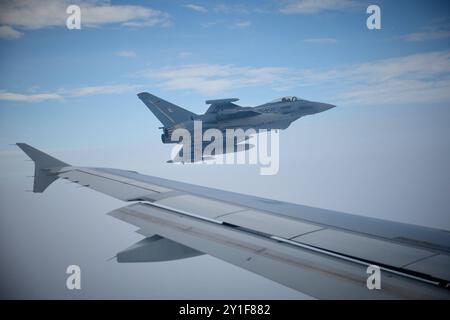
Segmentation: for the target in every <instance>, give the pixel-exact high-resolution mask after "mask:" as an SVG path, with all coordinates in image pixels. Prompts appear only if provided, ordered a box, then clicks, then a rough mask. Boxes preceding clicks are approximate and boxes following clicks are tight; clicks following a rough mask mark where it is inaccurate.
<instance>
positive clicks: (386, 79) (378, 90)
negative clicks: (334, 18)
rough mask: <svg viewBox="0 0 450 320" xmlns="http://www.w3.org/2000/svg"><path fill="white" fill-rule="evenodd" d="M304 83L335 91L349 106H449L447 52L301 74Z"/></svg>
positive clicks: (342, 101) (340, 99) (448, 56)
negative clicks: (438, 104)
mask: <svg viewBox="0 0 450 320" xmlns="http://www.w3.org/2000/svg"><path fill="white" fill-rule="evenodd" d="M301 74H302V76H301V77H302V79H301V81H302V82H303V83H306V84H309V85H317V86H318V85H323V86H328V87H334V88H335V90H336V92H337V93H336V95H335V98H336V99H337V100H338V101H337V102H340V103H342V104H348V105H379V104H384V105H389V104H417V103H442V102H445V103H449V102H450V51H440V52H430V53H420V54H414V55H409V56H403V57H396V58H390V59H383V60H378V61H374V62H369V63H362V64H355V65H349V66H345V67H340V68H335V69H329V70H322V71H317V70H303V71H302V72H301Z"/></svg>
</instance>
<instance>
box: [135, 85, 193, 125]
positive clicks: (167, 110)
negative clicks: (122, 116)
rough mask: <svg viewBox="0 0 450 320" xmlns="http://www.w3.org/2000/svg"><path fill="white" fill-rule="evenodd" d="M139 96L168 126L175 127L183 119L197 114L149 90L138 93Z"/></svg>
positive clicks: (185, 119)
mask: <svg viewBox="0 0 450 320" xmlns="http://www.w3.org/2000/svg"><path fill="white" fill-rule="evenodd" d="M138 97H139V99H141V100H142V102H143V103H144V104H145V105H146V106H147V107H148V108H149V109H150V111H151V112H153V114H154V115H155V116H156V117H157V118H158V119H159V121H161V123H162V124H163V125H164V127H166V128H170V127H173V126H174V125H175V124H177V123H180V122H183V121H187V120H191V119H193V117H194V116H196V114H195V113H192V112H190V111H188V110H186V109H183V108H181V107H179V106H177V105H175V104H173V103H170V102H168V101H165V100H163V99H161V98H159V97H157V96H154V95H152V94H150V93H148V92H141V93H139V94H138Z"/></svg>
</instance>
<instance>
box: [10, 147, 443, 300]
mask: <svg viewBox="0 0 450 320" xmlns="http://www.w3.org/2000/svg"><path fill="white" fill-rule="evenodd" d="M17 145H18V146H19V147H20V148H21V149H22V150H23V151H24V152H25V153H26V154H27V155H28V156H29V157H30V158H31V159H32V160H33V161H34V163H35V178H34V179H35V181H34V186H35V188H34V192H43V191H44V190H45V189H46V187H47V186H48V185H50V184H51V183H52V182H53V181H55V180H56V179H58V178H60V179H66V180H69V181H72V182H74V183H77V184H80V185H82V186H84V187H87V188H90V189H93V190H96V191H99V192H101V193H104V194H106V195H109V196H112V197H114V198H117V199H120V200H122V201H124V202H126V205H125V206H124V207H122V208H118V209H116V210H114V211H112V212H110V213H109V215H111V216H113V217H115V218H117V219H120V220H122V221H124V222H127V223H129V224H132V225H134V226H136V227H137V232H138V233H139V234H141V235H143V236H144V239H143V240H142V241H140V242H138V243H137V244H135V245H133V246H132V247H130V248H128V249H126V250H124V251H122V252H120V253H118V254H117V260H118V261H119V262H150V261H168V260H176V259H183V258H188V257H194V256H197V255H200V254H209V255H211V256H214V257H216V258H218V259H221V260H223V261H226V262H229V263H231V264H234V265H236V266H239V267H241V268H244V269H246V270H249V271H251V272H254V273H257V274H259V275H261V276H263V277H266V278H269V279H271V280H273V281H276V282H278V283H281V284H283V285H285V286H287V287H290V288H293V289H295V290H298V291H301V292H304V293H306V294H309V295H311V296H313V297H316V298H322V299H348V298H354V299H449V298H450V290H449V283H450V232H448V231H444V230H438V229H431V228H426V227H420V226H414V225H408V224H403V223H397V222H392V221H384V220H379V219H373V218H366V217H361V216H356V215H351V214H346V213H341V212H335V211H330V210H324V209H318V208H311V207H307V206H303V205H298V204H293V203H286V202H280V201H276V200H271V199H264V198H259V197H254V196H249V195H244V194H239V193H233V192H227V191H222V190H218V189H212V188H207V187H202V186H197V185H192V184H188V183H183V182H177V181H172V180H167V179H163V178H158V177H153V176H146V175H142V174H139V173H137V172H134V171H125V170H118V169H107V168H88V167H77V166H72V165H69V164H67V163H64V162H62V161H60V160H58V159H55V158H53V157H51V156H49V155H47V154H45V153H43V152H41V151H39V150H37V149H35V148H33V147H31V146H29V145H27V144H24V143H18V144H17ZM374 265H375V266H377V267H379V270H380V271H381V274H380V277H381V278H380V280H381V283H380V284H381V288H380V289H379V290H377V289H373V290H369V289H368V287H367V279H368V277H369V275H370V274H368V273H367V271H368V267H370V266H374ZM230 281H232V279H230Z"/></svg>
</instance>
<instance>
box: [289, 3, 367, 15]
mask: <svg viewBox="0 0 450 320" xmlns="http://www.w3.org/2000/svg"><path fill="white" fill-rule="evenodd" d="M358 5H360V4H358V3H357V2H356V1H354V0H292V1H289V2H288V4H287V5H285V6H283V7H281V9H280V12H281V13H284V14H295V13H302V14H311V13H317V12H320V11H325V10H343V9H349V8H354V7H356V6H358Z"/></svg>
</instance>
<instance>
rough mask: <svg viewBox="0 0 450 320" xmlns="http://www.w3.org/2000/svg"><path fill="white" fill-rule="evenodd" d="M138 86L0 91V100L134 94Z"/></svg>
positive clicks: (45, 99)
mask: <svg viewBox="0 0 450 320" xmlns="http://www.w3.org/2000/svg"><path fill="white" fill-rule="evenodd" d="M141 88H142V86H140V85H132V84H116V85H104V86H86V87H80V88H74V89H70V90H67V89H61V90H58V91H56V92H51V93H33V94H26V93H15V92H9V91H0V100H4V101H15V102H42V101H47V100H63V99H66V98H70V97H85V96H91V95H98V94H122V93H128V92H133V93H134V92H136V91H138V90H139V89H141Z"/></svg>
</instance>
